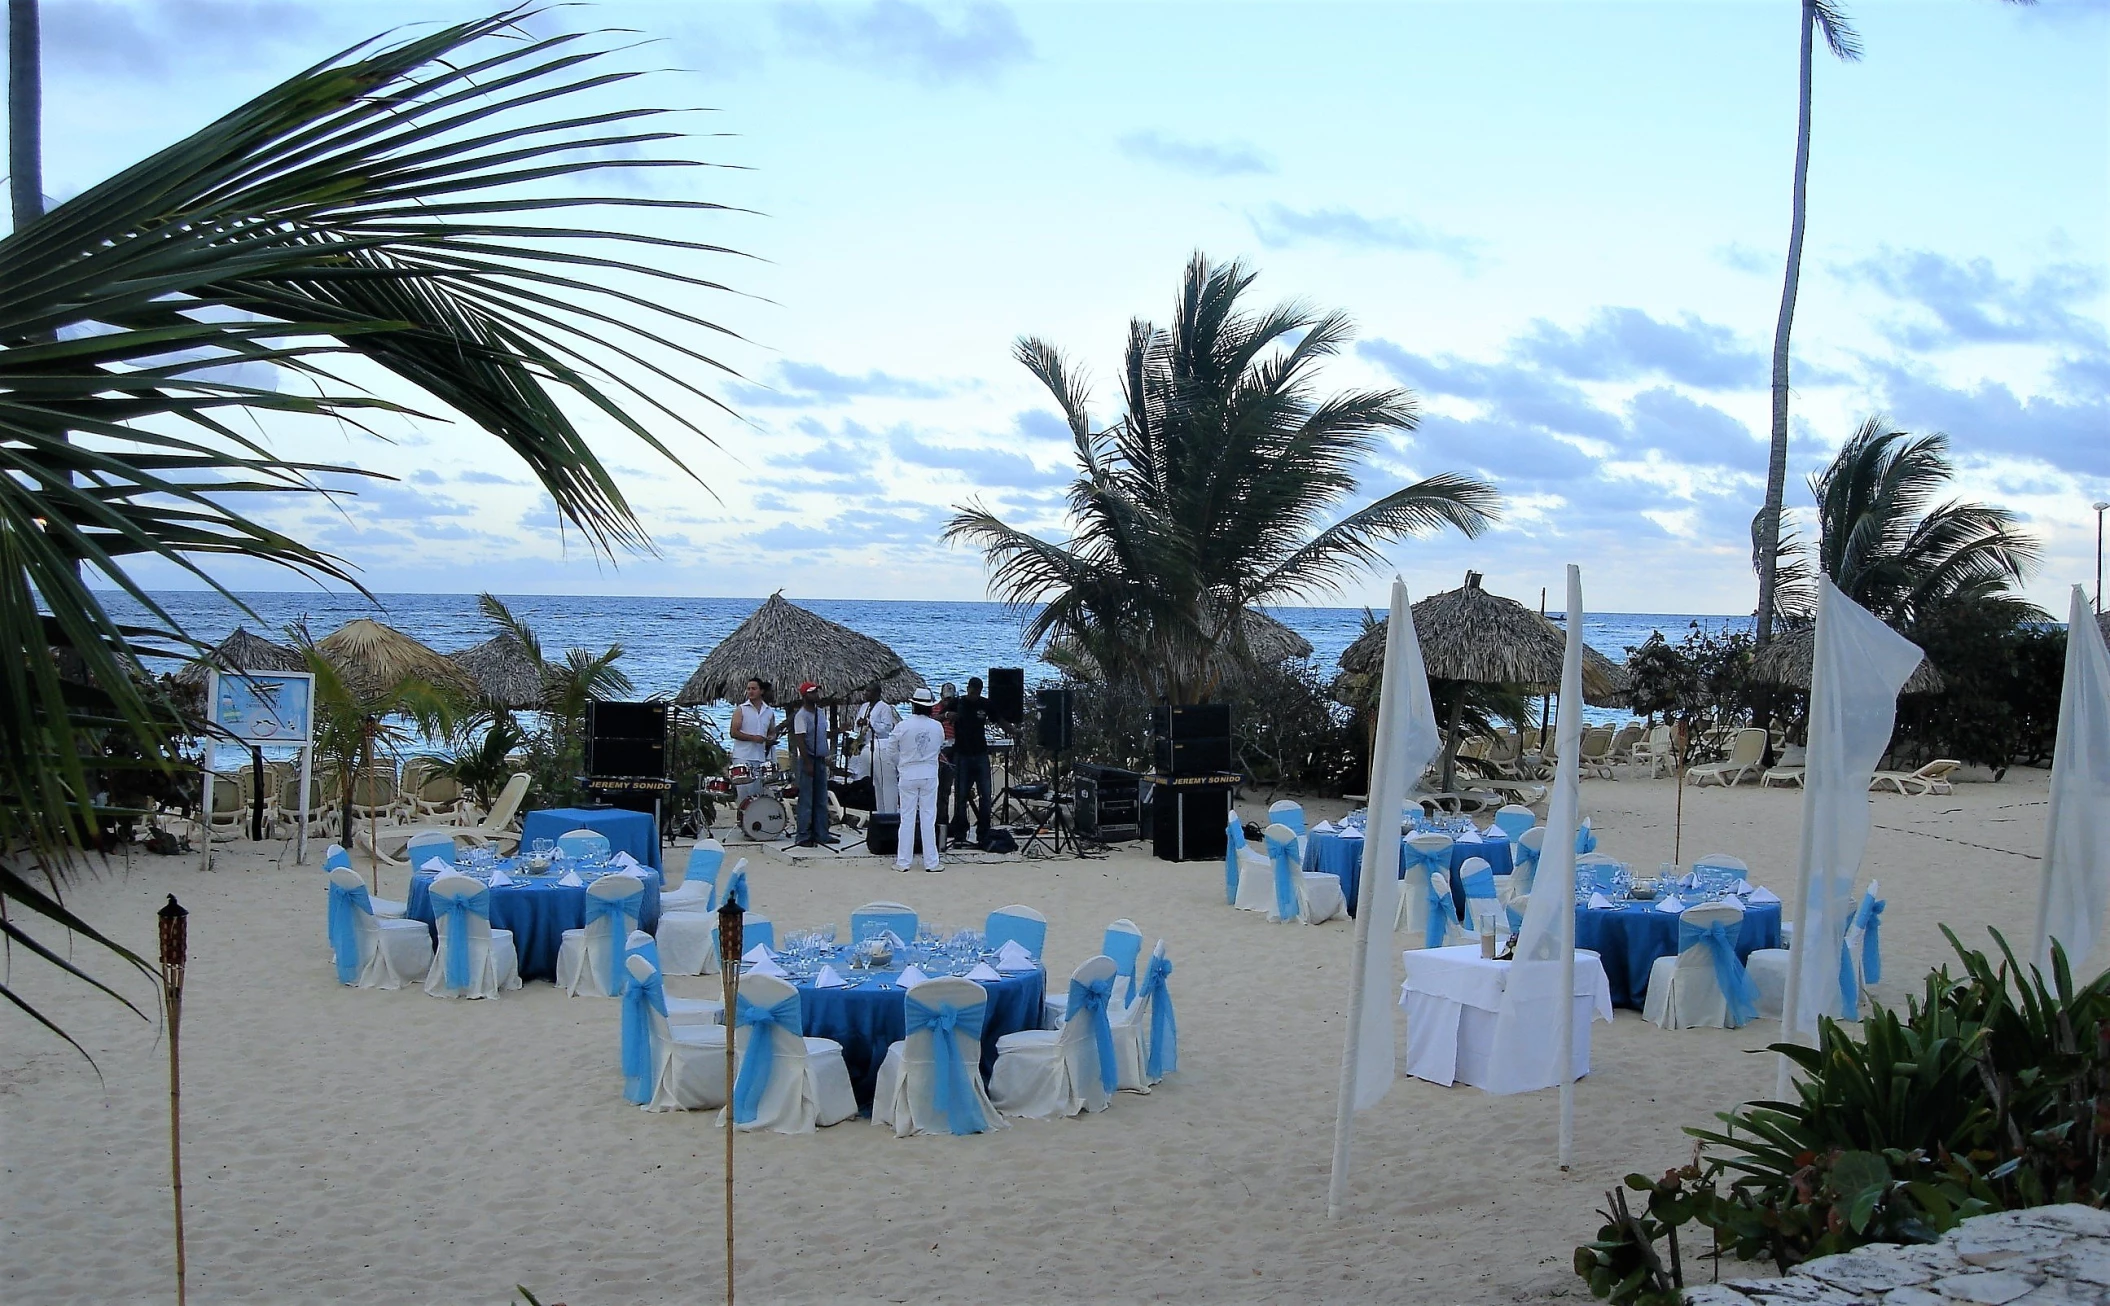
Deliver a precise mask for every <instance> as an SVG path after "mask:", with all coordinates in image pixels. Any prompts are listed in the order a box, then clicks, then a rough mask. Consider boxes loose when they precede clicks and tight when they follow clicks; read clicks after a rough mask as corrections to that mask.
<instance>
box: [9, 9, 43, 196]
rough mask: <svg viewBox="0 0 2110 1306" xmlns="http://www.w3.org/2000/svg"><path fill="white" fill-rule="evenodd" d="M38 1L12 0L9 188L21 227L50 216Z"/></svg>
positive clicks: (10, 10) (10, 27) (10, 28)
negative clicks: (46, 206)
mask: <svg viewBox="0 0 2110 1306" xmlns="http://www.w3.org/2000/svg"><path fill="white" fill-rule="evenodd" d="M38 29H39V24H38V21H37V0H7V191H8V199H9V200H10V202H11V206H12V208H13V210H14V220H15V230H16V231H20V230H22V228H24V227H26V226H28V225H29V224H30V223H32V222H35V221H36V220H37V219H38V218H41V217H43V216H44V70H43V62H42V58H41V56H40V53H39V49H38V47H39V46H40V45H41V44H42V42H41V40H40V39H39V35H38Z"/></svg>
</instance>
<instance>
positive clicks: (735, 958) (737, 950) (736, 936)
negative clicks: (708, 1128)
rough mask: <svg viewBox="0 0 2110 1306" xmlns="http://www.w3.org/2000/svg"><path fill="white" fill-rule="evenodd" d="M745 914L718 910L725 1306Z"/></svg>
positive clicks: (729, 1298) (728, 906)
mask: <svg viewBox="0 0 2110 1306" xmlns="http://www.w3.org/2000/svg"><path fill="white" fill-rule="evenodd" d="M745 916H746V914H745V913H744V912H742V911H741V910H740V903H739V900H738V899H737V898H735V897H734V896H732V895H731V894H728V895H727V896H726V899H725V905H724V906H722V907H720V908H719V909H718V973H719V975H720V976H721V977H722V979H723V982H724V984H725V1023H726V1030H725V1117H726V1119H725V1306H733V1135H734V1134H735V1133H738V1132H739V1127H738V1125H737V1124H736V1123H735V1122H734V1120H733V1079H734V1073H733V1070H734V1067H733V1043H734V1037H733V1036H734V1034H735V1032H736V1031H737V1030H738V1029H739V1011H740V958H741V956H742V955H743V954H744V953H745V952H746V951H747V949H746V948H745V947H744V946H743V944H742V941H741V937H740V936H741V933H742V924H743V921H744V920H745Z"/></svg>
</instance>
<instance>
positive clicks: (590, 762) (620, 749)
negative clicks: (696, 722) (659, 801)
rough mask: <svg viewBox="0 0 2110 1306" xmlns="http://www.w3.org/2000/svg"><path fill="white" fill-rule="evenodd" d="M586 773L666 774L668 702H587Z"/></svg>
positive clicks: (624, 774) (595, 774)
mask: <svg viewBox="0 0 2110 1306" xmlns="http://www.w3.org/2000/svg"><path fill="white" fill-rule="evenodd" d="M586 774H588V775H590V776H655V777H664V776H665V775H666V774H667V705H666V704H665V703H604V702H601V701H599V700H597V699H589V700H588V701H587V704H586Z"/></svg>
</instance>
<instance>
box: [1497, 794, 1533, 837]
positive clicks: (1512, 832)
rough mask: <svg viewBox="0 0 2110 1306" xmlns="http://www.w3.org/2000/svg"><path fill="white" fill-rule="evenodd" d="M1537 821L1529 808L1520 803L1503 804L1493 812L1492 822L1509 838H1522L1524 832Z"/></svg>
mask: <svg viewBox="0 0 2110 1306" xmlns="http://www.w3.org/2000/svg"><path fill="white" fill-rule="evenodd" d="M1538 823H1539V818H1538V817H1537V816H1535V815H1534V814H1533V813H1532V810H1531V809H1530V808H1528V807H1526V806H1524V805H1523V804H1521V803H1507V804H1504V805H1503V806H1502V807H1501V809H1500V810H1498V811H1496V813H1495V820H1494V824H1495V826H1496V828H1497V829H1499V830H1501V831H1502V833H1503V834H1506V835H1508V836H1509V837H1510V839H1511V840H1517V839H1521V838H1523V837H1524V832H1525V831H1526V830H1529V829H1531V828H1533V827H1534V826H1536V825H1537V824H1538Z"/></svg>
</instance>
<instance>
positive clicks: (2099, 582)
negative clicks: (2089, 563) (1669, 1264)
mask: <svg viewBox="0 0 2110 1306" xmlns="http://www.w3.org/2000/svg"><path fill="white" fill-rule="evenodd" d="M2090 506H2091V507H2093V508H2094V509H2095V615H2096V616H2098V617H2100V616H2102V615H2103V513H2104V512H2106V511H2110V503H2105V502H2104V501H2103V500H2101V499H2097V500H2096V501H2095V502H2094V503H2093V504H2092V505H2090Z"/></svg>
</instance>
